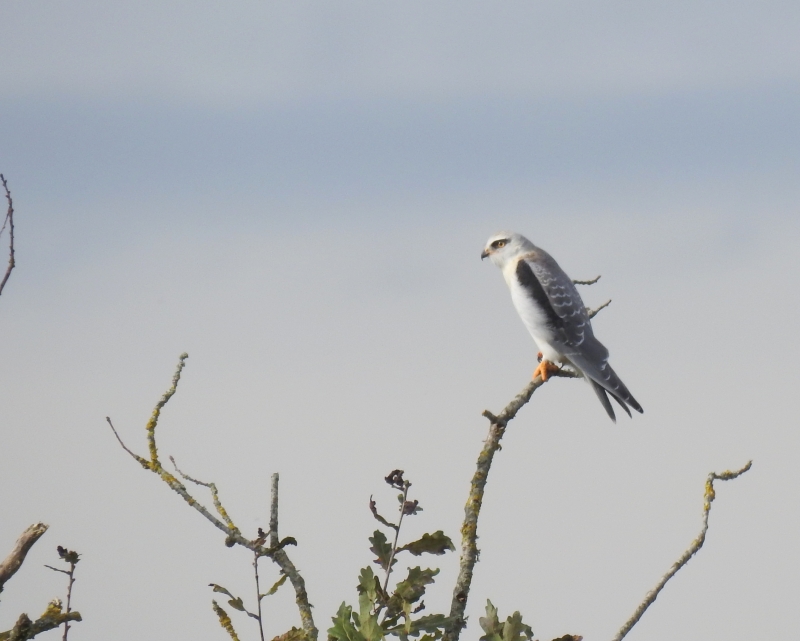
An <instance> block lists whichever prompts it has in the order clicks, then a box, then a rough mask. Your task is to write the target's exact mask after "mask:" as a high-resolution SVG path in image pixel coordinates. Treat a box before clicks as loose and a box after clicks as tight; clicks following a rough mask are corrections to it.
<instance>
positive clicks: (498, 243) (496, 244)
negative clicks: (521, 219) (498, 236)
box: [492, 238, 508, 249]
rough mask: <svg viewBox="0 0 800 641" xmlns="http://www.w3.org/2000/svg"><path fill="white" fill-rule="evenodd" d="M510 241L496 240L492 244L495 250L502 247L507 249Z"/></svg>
mask: <svg viewBox="0 0 800 641" xmlns="http://www.w3.org/2000/svg"><path fill="white" fill-rule="evenodd" d="M507 243H508V241H507V240H506V239H505V238H504V239H502V240H496V241H494V242H493V243H492V247H494V248H495V249H500V248H501V247H505V246H506V244H507Z"/></svg>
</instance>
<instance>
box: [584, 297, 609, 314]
mask: <svg viewBox="0 0 800 641" xmlns="http://www.w3.org/2000/svg"><path fill="white" fill-rule="evenodd" d="M610 304H611V299H610V298H609V299H608V300H607V301H606V302H605V303H603V304H602V305H600V307H596V308H594V309H589V308H587V309H586V313H587V314H589V318H594V317H595V316H597V314H598V313H599V312H600V310H603V309H605V308H606V307H608V306H609V305H610Z"/></svg>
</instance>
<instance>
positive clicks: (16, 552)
mask: <svg viewBox="0 0 800 641" xmlns="http://www.w3.org/2000/svg"><path fill="white" fill-rule="evenodd" d="M48 527H50V526H49V525H45V524H44V523H34V524H33V525H31V526H30V527H28V528H27V529H26V530H25V531H24V532H23V533H22V534H20V536H19V538H18V539H17V542H16V543H15V544H14V549H13V550H11V552H10V553H9V555H8V556H7V557H6V558H5V560H4V561H3V562H2V563H0V592H2V591H3V585H5V583H6V581H8V580H9V579H10V578H11V577H12V576H14V575H15V574H16V573H17V570H19V569H20V567H22V562H23V561H24V560H25V556H26V555H27V554H28V551H29V550H30V549H31V548H32V547H33V544H34V543H36V541H38V540H39V539H40V538H41V537H42V535H43V534H44V533H45V532H47V528H48Z"/></svg>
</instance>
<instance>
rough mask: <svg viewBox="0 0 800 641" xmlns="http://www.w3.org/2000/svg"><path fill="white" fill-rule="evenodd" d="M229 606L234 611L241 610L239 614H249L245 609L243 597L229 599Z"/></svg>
mask: <svg viewBox="0 0 800 641" xmlns="http://www.w3.org/2000/svg"><path fill="white" fill-rule="evenodd" d="M228 605H229V606H231V607H232V608H233V609H234V610H239V612H247V610H245V609H244V602H243V601H242V597H236V598H235V599H229V600H228Z"/></svg>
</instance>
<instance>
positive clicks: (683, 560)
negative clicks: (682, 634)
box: [613, 461, 753, 641]
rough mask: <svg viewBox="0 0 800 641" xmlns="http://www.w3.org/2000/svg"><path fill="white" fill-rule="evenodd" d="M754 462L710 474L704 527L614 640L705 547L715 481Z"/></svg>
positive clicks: (737, 473) (732, 475) (741, 471)
mask: <svg viewBox="0 0 800 641" xmlns="http://www.w3.org/2000/svg"><path fill="white" fill-rule="evenodd" d="M752 464H753V461H748V463H747V465H745V466H744V467H743V468H741V469H739V470H736V471H734V472H731V471H730V470H728V471H725V472H721V473H720V474H717V473H716V472H712V473H711V474H709V475H708V478H707V479H706V489H705V496H704V499H703V527H702V528H701V529H700V534H698V535H697V538H695V540H694V541H692V544H691V545H690V546H689V548H688V549H687V550H686V551H685V552H684V553H683V554H682V555H681V557H680V558H679V559H678V560H677V561H675V563H673V564H672V567H671V568H670V569H669V572H667V573H666V574H665V575H664V576H662V577H661V580H660V581H659V582H658V584H657V585H656V587H654V588H653V589H652V590H650V592H648V593H647V594H646V595H645V597H644V601H642V602H641V604H640V605H639V607H638V608H636V611H635V612H634V613H633V615H632V616H631V618H630V619H628V620H627V621H626V622H625V625H623V626H622V628H620V631H619V632H617V634H616V636H615V637H614V639H613V641H622V639H624V638H625V636H626V635H627V634H628V632H630V631H631V629H632V628H633V626H635V625H636V624H637V623H638V622H639V619H641V618H642V615H643V614H644V613H645V611H646V610H647V608H649V607H650V606H651V605H652V604H653V602H654V601H655V600H656V597H658V594H659V592H661V590H662V589H663V588H664V586H665V585H666V584H667V581H669V580H670V579H671V578H672V577H673V576H675V574H676V573H677V572H678V570H680V569H681V568H682V567H683V566H684V565H686V564H687V563H688V562H689V559H691V558H692V557H693V556H694V555H695V554H697V551H698V550H699V549H700V548H701V547H703V543H705V540H706V532H708V514H709V512H710V511H711V503H712V502H713V501H714V499H715V498H716V492H715V490H714V481H730V480H731V479H735V478H736V477H737V476H741V475H742V474H744V473H745V472H747V470H749V469H750V466H751V465H752Z"/></svg>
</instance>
